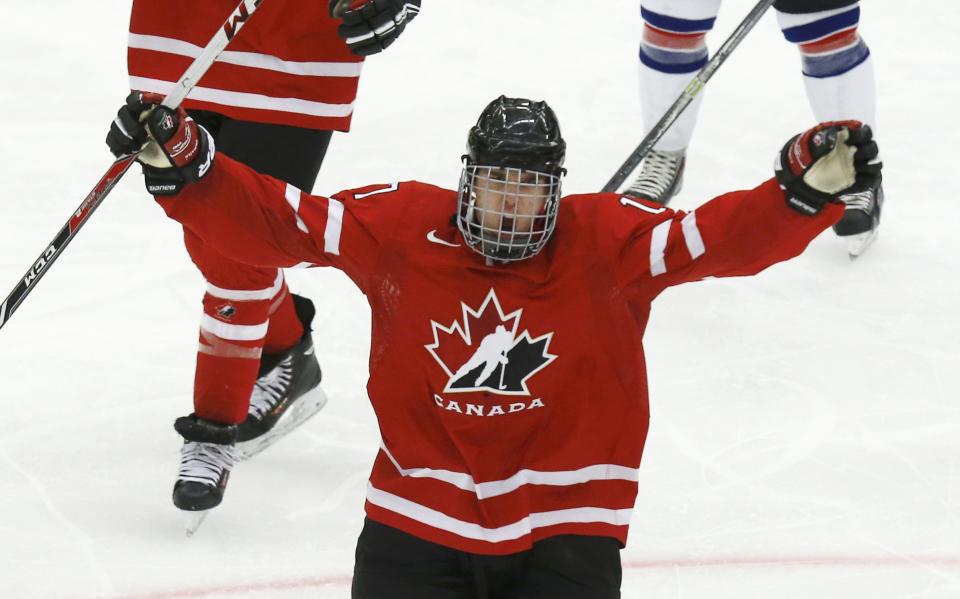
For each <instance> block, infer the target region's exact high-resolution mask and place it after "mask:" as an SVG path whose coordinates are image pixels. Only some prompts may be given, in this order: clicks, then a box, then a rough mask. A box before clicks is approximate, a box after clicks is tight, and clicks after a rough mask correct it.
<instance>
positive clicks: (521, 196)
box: [473, 167, 551, 243]
mask: <svg viewBox="0 0 960 599" xmlns="http://www.w3.org/2000/svg"><path fill="white" fill-rule="evenodd" d="M550 189H551V181H550V177H549V176H547V175H543V174H542V173H537V172H533V171H524V170H520V169H515V168H496V167H478V168H477V170H476V174H475V176H474V180H473V192H474V194H475V200H474V201H475V206H476V207H477V208H478V210H477V211H476V219H477V221H478V222H479V224H480V226H481V227H482V229H483V231H484V233H485V235H486V236H489V235H491V234H494V235H498V236H499V237H501V239H502V240H503V241H506V242H507V243H509V242H510V241H511V239H512V238H514V237H515V236H523V237H529V234H530V233H534V232H542V231H543V229H544V224H543V223H544V208H545V206H546V203H547V198H548V197H549V196H550Z"/></svg>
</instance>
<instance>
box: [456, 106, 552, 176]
mask: <svg viewBox="0 0 960 599" xmlns="http://www.w3.org/2000/svg"><path fill="white" fill-rule="evenodd" d="M566 153H567V144H566V142H565V141H563V137H562V136H561V135H560V123H559V122H557V115H555V114H554V113H553V109H551V108H550V107H549V106H548V105H547V103H546V102H533V101H531V100H525V99H523V98H508V97H506V96H500V97H499V98H497V99H496V100H494V101H493V102H490V104H488V105H487V107H486V108H484V109H483V112H481V113H480V118H479V119H478V120H477V124H476V125H475V126H474V127H473V128H472V129H470V134H469V135H468V136H467V160H468V161H469V162H471V163H473V164H482V165H487V166H505V167H513V168H522V169H526V170H531V171H539V172H542V173H549V174H554V175H559V174H560V173H561V169H562V168H563V159H564V157H565V156H566Z"/></svg>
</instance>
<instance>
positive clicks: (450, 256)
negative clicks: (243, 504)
mask: <svg viewBox="0 0 960 599" xmlns="http://www.w3.org/2000/svg"><path fill="white" fill-rule="evenodd" d="M128 109H129V110H131V111H132V117H133V118H131V119H130V120H131V122H133V123H139V117H140V115H141V114H142V113H143V112H144V111H145V110H147V109H149V106H146V105H141V106H130V107H128ZM138 127H139V128H138V129H137V130H136V131H135V132H134V134H135V135H137V136H139V137H141V138H145V137H146V135H147V133H146V132H145V130H144V127H146V128H149V129H150V131H151V133H150V135H151V138H152V139H154V140H155V141H154V142H151V143H150V144H148V146H147V148H148V152H145V153H144V154H142V155H141V158H140V159H141V161H143V162H145V163H146V166H145V174H146V177H147V179H148V183H149V181H150V179H151V178H153V177H156V176H157V173H164V174H165V176H166V177H167V180H177V181H179V184H178V193H176V194H175V195H168V196H158V197H157V200H158V202H159V203H160V204H161V205H162V206H163V208H164V210H165V211H166V212H167V214H168V215H169V216H171V217H172V218H174V219H176V220H178V221H180V222H181V223H182V224H183V225H184V227H185V228H186V229H188V230H189V231H191V232H192V233H193V234H195V235H197V236H198V237H199V238H201V239H203V240H204V242H205V243H207V244H209V245H211V246H213V247H216V248H217V249H218V250H219V251H222V252H224V253H225V254H227V255H228V256H230V257H231V258H232V259H234V260H236V261H238V262H241V263H249V264H256V265H260V266H273V267H281V268H282V267H287V266H290V265H293V264H299V263H307V264H310V265H313V266H333V267H336V268H339V269H341V270H343V271H344V272H345V273H346V274H347V275H348V276H349V277H350V278H351V279H352V280H353V281H354V283H355V284H356V285H357V286H358V287H359V288H360V290H361V291H363V293H364V294H365V295H366V297H367V299H368V301H369V303H370V307H371V313H372V318H373V327H372V342H371V351H370V363H369V367H370V380H369V384H368V387H367V389H368V392H369V396H370V401H371V402H372V404H373V407H374V410H375V412H376V414H377V418H378V421H379V425H380V431H381V435H382V439H383V442H382V447H381V450H380V452H379V454H378V456H377V458H376V461H375V463H374V466H373V471H372V473H371V476H370V482H369V485H368V488H367V502H366V513H367V520H366V522H365V524H364V529H363V531H362V532H361V534H360V538H359V540H358V546H357V553H356V565H355V571H354V582H353V597H354V598H356V599H367V598H383V597H404V598H406V597H416V598H418V599H420V598H425V599H432V598H438V599H441V598H442V599H446V598H451V599H452V598H460V597H490V598H493V597H507V596H509V597H564V598H584V599H587V598H589V599H605V598H613V597H619V587H620V578H621V566H620V560H619V553H618V550H619V548H620V547H621V546H622V545H623V544H624V543H625V542H626V538H627V527H628V524H629V522H630V517H631V513H632V509H633V505H634V500H635V498H636V493H637V469H638V467H639V465H640V457H641V453H642V451H643V446H644V442H645V439H646V433H647V427H648V420H649V419H648V402H647V386H646V373H645V367H644V359H643V350H642V343H641V341H642V336H643V331H644V328H645V325H646V322H647V319H648V315H649V309H650V304H651V302H652V300H653V299H654V298H655V297H657V295H658V294H660V292H662V291H663V290H665V289H666V288H667V287H670V286H672V285H678V284H681V283H685V282H689V281H696V280H699V279H702V278H704V277H708V276H740V275H751V274H755V273H757V272H760V271H761V270H763V269H765V268H767V267H768V266H770V265H772V264H775V263H777V262H779V261H782V260H786V259H789V258H791V257H793V256H796V255H797V254H799V253H800V252H801V251H803V249H804V248H805V247H806V246H807V244H808V243H809V242H810V241H811V240H812V239H813V238H814V237H816V236H817V235H818V234H819V233H820V232H821V231H823V230H824V229H826V228H828V227H829V226H830V225H832V224H833V223H835V222H836V221H837V220H838V219H839V218H840V217H841V216H842V214H843V204H842V202H840V201H839V200H838V197H839V194H841V193H846V192H849V191H850V190H855V189H859V188H863V187H865V186H868V185H871V184H872V183H873V182H875V180H876V178H877V177H879V175H880V165H879V163H877V162H876V160H875V158H876V155H877V147H876V144H874V143H873V142H872V140H871V134H870V130H869V128H866V127H862V126H861V125H860V124H859V123H858V122H855V121H847V122H836V123H826V124H822V125H818V126H817V127H815V128H813V129H811V130H809V131H807V132H805V133H803V134H801V135H798V136H796V137H794V138H793V139H791V140H790V141H789V142H788V143H787V144H786V145H785V146H784V149H783V150H782V152H781V153H780V156H779V161H778V167H777V169H776V177H775V178H774V179H771V180H769V181H766V182H764V183H762V184H760V185H759V186H758V187H756V188H754V189H752V190H747V191H737V192H732V193H728V194H725V195H722V196H720V197H718V198H715V199H713V200H711V201H709V202H707V203H705V204H703V205H702V206H700V207H699V208H697V209H696V210H694V211H692V212H689V213H684V212H679V211H673V210H670V209H668V208H666V207H663V206H660V205H658V204H655V203H653V202H647V201H643V200H637V199H633V198H630V197H625V196H620V195H617V194H611V193H608V194H586V195H578V196H569V197H566V198H563V199H561V195H560V184H561V179H562V178H563V175H564V172H565V171H564V168H563V161H564V156H565V151H566V148H565V143H564V140H563V138H562V136H561V135H560V129H559V125H558V123H557V120H556V117H555V116H554V113H553V111H552V110H551V109H550V108H549V107H548V106H547V105H546V104H545V103H543V102H531V101H529V100H522V99H511V98H504V97H500V98H498V99H497V100H495V101H493V102H492V103H491V104H490V105H488V106H487V107H486V109H484V111H483V113H482V114H481V116H480V119H479V121H478V122H477V124H476V126H474V127H473V128H472V129H471V130H470V132H469V136H468V144H467V145H468V154H467V155H466V156H465V157H464V166H463V172H462V176H461V179H460V185H459V189H458V191H453V190H447V189H443V188H440V187H434V186H431V185H427V184H424V183H419V182H415V181H411V182H404V183H399V184H391V185H373V186H369V187H365V188H360V189H356V190H351V191H344V192H341V193H338V194H335V195H334V196H332V197H330V198H326V197H320V196H312V195H308V194H306V193H303V192H301V191H299V190H296V189H292V188H291V186H290V185H289V184H286V183H283V182H282V181H278V180H276V179H273V178H271V177H267V176H263V175H260V174H258V173H256V172H254V171H253V170H251V169H249V168H247V167H245V166H244V165H242V164H239V163H238V162H236V161H234V160H231V159H230V158H229V157H224V156H217V157H216V160H214V155H213V154H214V152H213V149H212V147H211V146H210V145H209V143H208V142H206V141H204V140H205V139H206V135H204V134H202V132H200V131H198V130H197V128H196V126H195V124H193V123H191V122H190V120H189V118H188V117H187V116H186V115H185V114H184V113H183V112H182V111H181V112H179V113H177V112H172V111H169V110H166V109H162V108H158V109H156V110H154V111H153V112H151V113H150V114H149V116H147V117H146V121H145V124H144V125H138ZM198 134H199V136H200V137H199V140H198V139H197V136H198ZM188 138H189V139H190V140H191V141H190V142H189V143H188V142H187V141H186V140H187V139H188ZM183 146H188V147H189V148H190V149H191V154H192V158H190V159H188V160H183V159H175V160H173V161H172V162H171V160H170V156H171V154H172V152H173V149H174V148H177V149H179V148H181V147H183ZM115 149H117V150H122V149H123V148H115ZM210 432H212V433H215V432H216V431H210ZM207 439H208V441H207V442H208V443H209V444H216V443H222V440H220V439H219V438H217V437H216V436H215V435H213V434H211V435H210V436H209V437H207Z"/></svg>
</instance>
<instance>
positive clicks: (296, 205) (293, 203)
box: [283, 183, 310, 235]
mask: <svg viewBox="0 0 960 599" xmlns="http://www.w3.org/2000/svg"><path fill="white" fill-rule="evenodd" d="M283 195H284V196H285V197H286V198H287V203H288V204H290V207H291V208H293V215H294V216H296V217H297V228H298V229H300V230H301V231H303V232H304V233H306V234H307V235H309V234H310V230H309V229H307V224H306V223H305V222H303V219H302V218H300V189H299V188H297V187H295V186H293V185H291V184H289V183H287V189H286V191H285V192H284V194H283Z"/></svg>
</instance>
